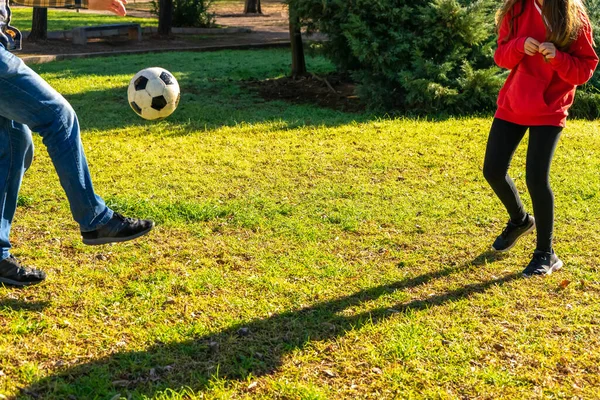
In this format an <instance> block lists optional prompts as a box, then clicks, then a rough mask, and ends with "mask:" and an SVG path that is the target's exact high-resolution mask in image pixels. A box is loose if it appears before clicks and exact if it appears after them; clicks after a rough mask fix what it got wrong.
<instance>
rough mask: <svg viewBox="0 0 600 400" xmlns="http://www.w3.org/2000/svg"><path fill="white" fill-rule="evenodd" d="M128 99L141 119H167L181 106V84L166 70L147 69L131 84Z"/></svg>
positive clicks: (136, 76) (133, 79) (134, 78)
mask: <svg viewBox="0 0 600 400" xmlns="http://www.w3.org/2000/svg"><path fill="white" fill-rule="evenodd" d="M127 98H128V100H129V105H130V106H131V108H132V109H133V111H135V112H136V114H137V115H139V116H140V117H142V118H144V119H149V120H156V119H162V118H166V117H168V116H169V115H171V114H173V111H175V109H176V108H177V105H178V104H179V98H180V92H179V84H178V83H177V80H176V79H175V77H174V76H173V75H172V74H171V73H170V72H169V71H167V70H166V69H163V68H158V67H153V68H146V69H143V70H141V71H140V72H138V73H137V74H135V76H134V77H133V78H132V79H131V82H129V88H128V89H127Z"/></svg>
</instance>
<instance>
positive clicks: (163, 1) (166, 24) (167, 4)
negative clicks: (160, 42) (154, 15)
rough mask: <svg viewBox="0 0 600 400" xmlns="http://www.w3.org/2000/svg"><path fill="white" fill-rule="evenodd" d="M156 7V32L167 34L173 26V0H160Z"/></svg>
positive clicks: (162, 34)
mask: <svg viewBox="0 0 600 400" xmlns="http://www.w3.org/2000/svg"><path fill="white" fill-rule="evenodd" d="M158 7H159V10H158V34H159V35H161V36H169V35H170V34H171V28H172V27H173V0H160V1H159V6H158Z"/></svg>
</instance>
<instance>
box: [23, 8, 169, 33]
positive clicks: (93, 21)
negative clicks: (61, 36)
mask: <svg viewBox="0 0 600 400" xmlns="http://www.w3.org/2000/svg"><path fill="white" fill-rule="evenodd" d="M11 11H12V25H14V26H15V27H17V28H19V29H21V30H24V31H29V30H31V18H32V15H33V11H32V9H31V8H23V7H19V8H14V7H13V8H11ZM125 22H135V23H139V24H140V25H141V26H158V19H156V18H136V17H131V16H126V17H123V18H121V17H119V16H116V15H106V14H92V13H87V12H86V13H83V12H81V13H77V12H73V11H66V10H52V9H50V10H48V31H62V30H70V29H73V28H77V27H80V26H92V25H104V24H118V23H125Z"/></svg>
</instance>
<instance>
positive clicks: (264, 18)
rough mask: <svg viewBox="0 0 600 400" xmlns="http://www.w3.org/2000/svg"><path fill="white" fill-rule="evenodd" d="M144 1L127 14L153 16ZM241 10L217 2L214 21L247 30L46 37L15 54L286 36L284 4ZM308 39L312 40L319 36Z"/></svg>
mask: <svg viewBox="0 0 600 400" xmlns="http://www.w3.org/2000/svg"><path fill="white" fill-rule="evenodd" d="M146 4H147V3H133V4H131V5H130V7H129V8H130V9H129V15H131V16H135V17H142V18H155V16H154V15H152V14H151V13H150V12H148V11H147V10H146V9H147V7H146ZM242 11H243V4H236V3H217V4H216V5H215V9H214V12H215V13H216V23H217V25H218V26H221V27H243V28H248V29H251V30H252V32H251V33H236V34H222V35H221V34H208V35H174V36H173V37H172V38H170V39H160V38H158V37H156V36H150V35H145V36H144V38H143V40H142V41H141V42H135V41H128V40H123V39H120V38H111V39H109V40H105V39H102V40H95V41H93V40H90V41H89V43H88V44H87V45H86V46H76V45H73V44H72V43H71V41H70V40H48V41H44V42H38V43H30V42H25V43H24V51H23V52H21V53H19V55H20V56H21V57H27V56H30V55H54V54H78V53H100V52H112V51H115V52H117V51H118V52H120V51H132V50H133V51H135V50H153V49H157V50H164V49H185V48H190V47H209V46H234V45H236V44H239V45H246V44H270V43H274V42H280V41H286V40H288V39H289V35H288V27H287V23H288V14H287V6H286V5H284V4H283V3H281V2H277V1H275V2H266V3H265V4H263V15H261V16H249V15H245V14H243V13H242ZM72 12H75V11H72ZM81 12H82V13H87V12H89V11H86V10H81ZM311 39H312V40H316V39H319V37H313V38H311Z"/></svg>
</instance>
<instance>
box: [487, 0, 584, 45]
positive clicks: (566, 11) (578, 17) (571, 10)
mask: <svg viewBox="0 0 600 400" xmlns="http://www.w3.org/2000/svg"><path fill="white" fill-rule="evenodd" d="M531 1H532V0H506V1H505V2H504V5H503V6H502V7H501V8H500V9H499V10H498V12H497V13H496V23H497V24H498V27H499V26H500V24H501V23H502V21H503V20H504V18H510V19H509V21H508V22H509V28H510V29H509V34H508V37H506V38H505V40H509V39H510V38H511V37H512V36H513V34H514V31H515V23H516V22H517V19H518V18H519V17H520V16H521V14H523V12H524V11H525V6H526V4H527V2H531ZM519 3H520V7H518V8H519V10H518V12H517V11H516V9H517V7H516V6H517V4H519ZM542 15H543V16H544V20H545V21H546V41H548V42H552V43H554V45H555V46H556V47H557V48H558V49H560V50H566V49H568V48H569V46H570V45H571V43H573V42H574V41H575V40H576V39H577V37H578V36H579V34H580V33H581V31H582V29H583V28H584V27H585V26H586V24H587V21H589V18H588V16H587V10H586V8H585V5H584V4H583V2H582V0H544V5H543V6H542Z"/></svg>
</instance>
